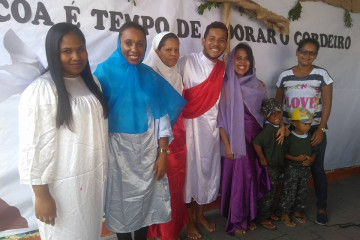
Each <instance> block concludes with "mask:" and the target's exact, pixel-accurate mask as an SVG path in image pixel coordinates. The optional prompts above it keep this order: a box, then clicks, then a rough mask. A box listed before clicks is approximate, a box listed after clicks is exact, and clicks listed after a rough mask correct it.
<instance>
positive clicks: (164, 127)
mask: <svg viewBox="0 0 360 240" xmlns="http://www.w3.org/2000/svg"><path fill="white" fill-rule="evenodd" d="M147 117H148V130H147V131H146V132H145V133H142V134H127V133H113V132H112V133H110V134H111V135H110V139H109V152H110V154H109V167H108V180H107V189H106V201H105V217H106V228H107V229H109V230H111V231H113V232H119V233H126V232H133V231H136V230H138V229H140V228H142V227H145V226H149V225H152V224H156V223H165V222H168V221H170V220H171V208H170V193H169V184H168V179H167V176H166V175H164V177H163V178H162V179H161V180H160V181H157V180H156V175H155V174H154V173H153V170H154V165H155V162H156V159H157V154H158V150H157V145H158V143H157V142H158V139H160V138H162V137H167V138H168V144H170V142H171V141H172V140H173V138H174V137H173V134H172V130H171V124H170V119H169V116H168V115H165V116H163V117H161V118H160V119H154V118H153V117H152V116H151V115H150V113H149V112H148V114H147Z"/></svg>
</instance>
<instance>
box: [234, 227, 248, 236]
mask: <svg viewBox="0 0 360 240" xmlns="http://www.w3.org/2000/svg"><path fill="white" fill-rule="evenodd" d="M235 233H238V234H241V235H244V234H246V230H245V229H241V228H239V229H235Z"/></svg>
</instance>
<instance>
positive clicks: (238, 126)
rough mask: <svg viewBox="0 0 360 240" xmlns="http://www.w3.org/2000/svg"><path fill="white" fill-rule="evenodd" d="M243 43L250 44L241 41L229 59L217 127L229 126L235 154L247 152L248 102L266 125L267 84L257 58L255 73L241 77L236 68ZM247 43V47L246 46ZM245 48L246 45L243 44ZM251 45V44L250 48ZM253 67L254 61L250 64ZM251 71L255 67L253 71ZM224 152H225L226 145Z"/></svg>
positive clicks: (242, 154) (227, 131) (255, 116)
mask: <svg viewBox="0 0 360 240" xmlns="http://www.w3.org/2000/svg"><path fill="white" fill-rule="evenodd" d="M239 45H241V46H244V45H246V46H248V47H249V48H250V46H249V45H248V44H246V43H239V44H238V45H237V46H236V47H235V48H234V49H233V50H232V51H231V54H230V56H229V59H228V60H227V63H226V70H225V77H224V83H223V88H222V90H221V98H220V102H219V113H218V118H217V121H218V124H217V127H219V128H220V127H222V128H224V129H225V132H226V135H227V136H228V138H229V141H230V146H231V150H232V152H233V154H234V157H235V158H240V157H242V156H245V155H246V145H245V125H244V117H245V116H244V104H245V105H246V107H247V109H248V110H249V111H250V113H251V114H252V115H253V116H254V118H255V119H256V121H257V122H258V123H259V125H260V126H263V122H264V117H263V115H262V113H261V104H262V102H263V100H265V99H267V96H266V90H265V87H264V86H263V85H262V84H261V83H260V82H259V80H258V79H257V77H256V74H255V60H253V64H252V65H253V69H252V73H250V74H249V73H247V75H245V76H243V77H241V78H238V77H237V76H236V74H235V70H234V59H235V52H236V51H235V50H236V48H238V49H239V47H238V46H239ZM246 46H245V47H246ZM240 48H243V49H244V47H240ZM250 49H251V48H250ZM250 67H251V65H250ZM250 72H251V71H250ZM221 145H222V155H223V156H224V151H223V150H224V146H223V143H222V144H221Z"/></svg>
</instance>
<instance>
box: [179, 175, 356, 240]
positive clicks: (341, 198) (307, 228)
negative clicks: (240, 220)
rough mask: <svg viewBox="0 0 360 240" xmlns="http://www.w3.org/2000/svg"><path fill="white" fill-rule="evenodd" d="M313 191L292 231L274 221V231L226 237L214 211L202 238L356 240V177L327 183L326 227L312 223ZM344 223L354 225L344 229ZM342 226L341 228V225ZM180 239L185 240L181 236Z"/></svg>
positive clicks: (221, 217) (261, 230) (222, 223)
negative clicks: (211, 225) (213, 225)
mask: <svg viewBox="0 0 360 240" xmlns="http://www.w3.org/2000/svg"><path fill="white" fill-rule="evenodd" d="M315 201H316V199H315V192H314V189H313V188H311V189H310V190H309V198H308V207H307V209H306V216H307V219H308V221H307V223H305V224H297V226H296V227H294V228H289V227H287V226H285V225H284V224H283V223H282V222H277V223H276V225H277V230H275V231H270V230H267V229H264V228H263V227H261V226H260V225H257V226H258V228H257V229H256V230H255V231H250V232H247V233H246V234H245V235H239V234H236V235H235V236H230V235H227V234H225V233H224V227H225V224H226V218H224V217H223V216H221V215H220V214H219V212H218V210H214V211H211V212H208V213H207V216H208V218H209V219H210V220H211V221H214V222H215V223H216V226H217V228H216V231H215V232H214V233H208V232H206V231H205V230H204V229H201V232H202V233H203V237H202V239H209V240H228V239H229V240H231V239H233V240H234V239H242V240H260V239H266V240H270V239H276V240H285V239H286V240H295V239H296V240H313V239H326V240H343V239H344V240H349V239H353V240H358V239H360V176H356V177H350V178H345V179H342V180H338V181H335V182H330V183H329V187H328V217H329V224H328V225H327V226H320V225H317V224H316V223H315V217H316V215H315V214H316V206H315ZM346 224H349V225H351V224H354V225H356V224H357V225H356V226H354V225H352V226H349V227H346V228H344V226H346ZM342 225H344V226H342ZM180 237H181V239H187V238H186V237H185V235H184V234H182V235H181V236H180Z"/></svg>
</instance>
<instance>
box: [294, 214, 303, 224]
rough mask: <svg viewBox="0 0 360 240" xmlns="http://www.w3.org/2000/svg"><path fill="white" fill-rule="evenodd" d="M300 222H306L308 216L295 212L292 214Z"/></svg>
mask: <svg viewBox="0 0 360 240" xmlns="http://www.w3.org/2000/svg"><path fill="white" fill-rule="evenodd" d="M292 216H293V217H294V218H295V220H296V221H297V222H298V223H306V218H305V217H304V216H302V215H301V214H300V213H293V215H292Z"/></svg>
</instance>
